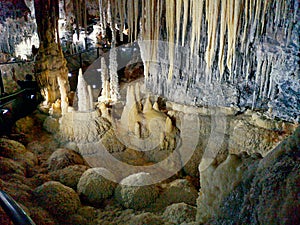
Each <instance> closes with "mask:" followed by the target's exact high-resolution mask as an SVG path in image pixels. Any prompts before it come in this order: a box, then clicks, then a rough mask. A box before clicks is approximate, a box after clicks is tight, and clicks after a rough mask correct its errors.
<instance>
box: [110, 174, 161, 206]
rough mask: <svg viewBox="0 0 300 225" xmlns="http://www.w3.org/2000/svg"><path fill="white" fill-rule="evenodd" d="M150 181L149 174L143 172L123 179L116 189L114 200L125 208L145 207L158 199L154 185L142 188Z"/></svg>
mask: <svg viewBox="0 0 300 225" xmlns="http://www.w3.org/2000/svg"><path fill="white" fill-rule="evenodd" d="M151 179H152V178H151V175H150V174H148V173H143V172H141V173H137V174H132V175H130V176H128V177H126V178H124V179H123V180H122V181H121V182H120V184H119V185H118V186H117V188H116V191H115V198H116V199H117V201H118V202H120V203H121V204H122V205H123V206H124V207H126V208H132V209H142V208H145V207H147V206H148V205H149V204H151V203H153V202H154V201H155V199H156V198H157V197H158V189H157V187H156V186H155V185H148V186H144V184H145V183H148V181H149V180H151Z"/></svg>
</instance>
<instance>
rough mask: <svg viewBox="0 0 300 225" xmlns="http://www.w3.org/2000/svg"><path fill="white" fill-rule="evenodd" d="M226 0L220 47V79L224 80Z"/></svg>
mask: <svg viewBox="0 0 300 225" xmlns="http://www.w3.org/2000/svg"><path fill="white" fill-rule="evenodd" d="M226 3H227V2H226V1H222V4H221V18H220V47H219V61H218V65H219V71H220V78H219V80H220V81H222V77H223V74H224V45H225V43H224V42H225V32H226V23H225V21H226V20H227V14H226Z"/></svg>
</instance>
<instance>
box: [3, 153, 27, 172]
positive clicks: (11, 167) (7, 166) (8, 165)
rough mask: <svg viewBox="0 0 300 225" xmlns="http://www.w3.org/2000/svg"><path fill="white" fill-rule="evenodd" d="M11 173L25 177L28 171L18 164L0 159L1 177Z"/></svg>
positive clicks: (10, 160)
mask: <svg viewBox="0 0 300 225" xmlns="http://www.w3.org/2000/svg"><path fill="white" fill-rule="evenodd" d="M9 173H17V174H20V175H23V176H25V173H26V169H25V168H24V167H23V166H22V165H21V164H20V163H18V162H16V161H14V160H12V159H9V158H4V157H0V175H5V174H9Z"/></svg>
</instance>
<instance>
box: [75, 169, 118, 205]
mask: <svg viewBox="0 0 300 225" xmlns="http://www.w3.org/2000/svg"><path fill="white" fill-rule="evenodd" d="M113 181H115V176H114V175H113V174H112V173H111V172H109V171H108V170H107V169H105V168H92V169H88V170H87V171H85V172H84V173H83V174H82V176H81V178H80V179H79V182H78V185H77V192H78V194H79V195H80V197H81V198H82V199H83V200H84V201H87V202H89V203H91V204H95V205H99V204H101V203H102V202H103V201H104V200H105V199H107V198H109V197H111V196H112V194H113V192H114V190H115V186H116V183H115V182H113Z"/></svg>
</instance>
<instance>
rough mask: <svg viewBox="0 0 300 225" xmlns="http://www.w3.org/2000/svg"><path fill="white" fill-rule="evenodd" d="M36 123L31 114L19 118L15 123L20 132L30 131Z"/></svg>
mask: <svg viewBox="0 0 300 225" xmlns="http://www.w3.org/2000/svg"><path fill="white" fill-rule="evenodd" d="M34 125H35V123H34V119H33V118H31V117H29V116H26V117H24V118H21V119H19V120H18V121H17V122H16V124H15V126H16V131H17V132H19V133H30V132H31V131H32V129H33V126H34Z"/></svg>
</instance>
